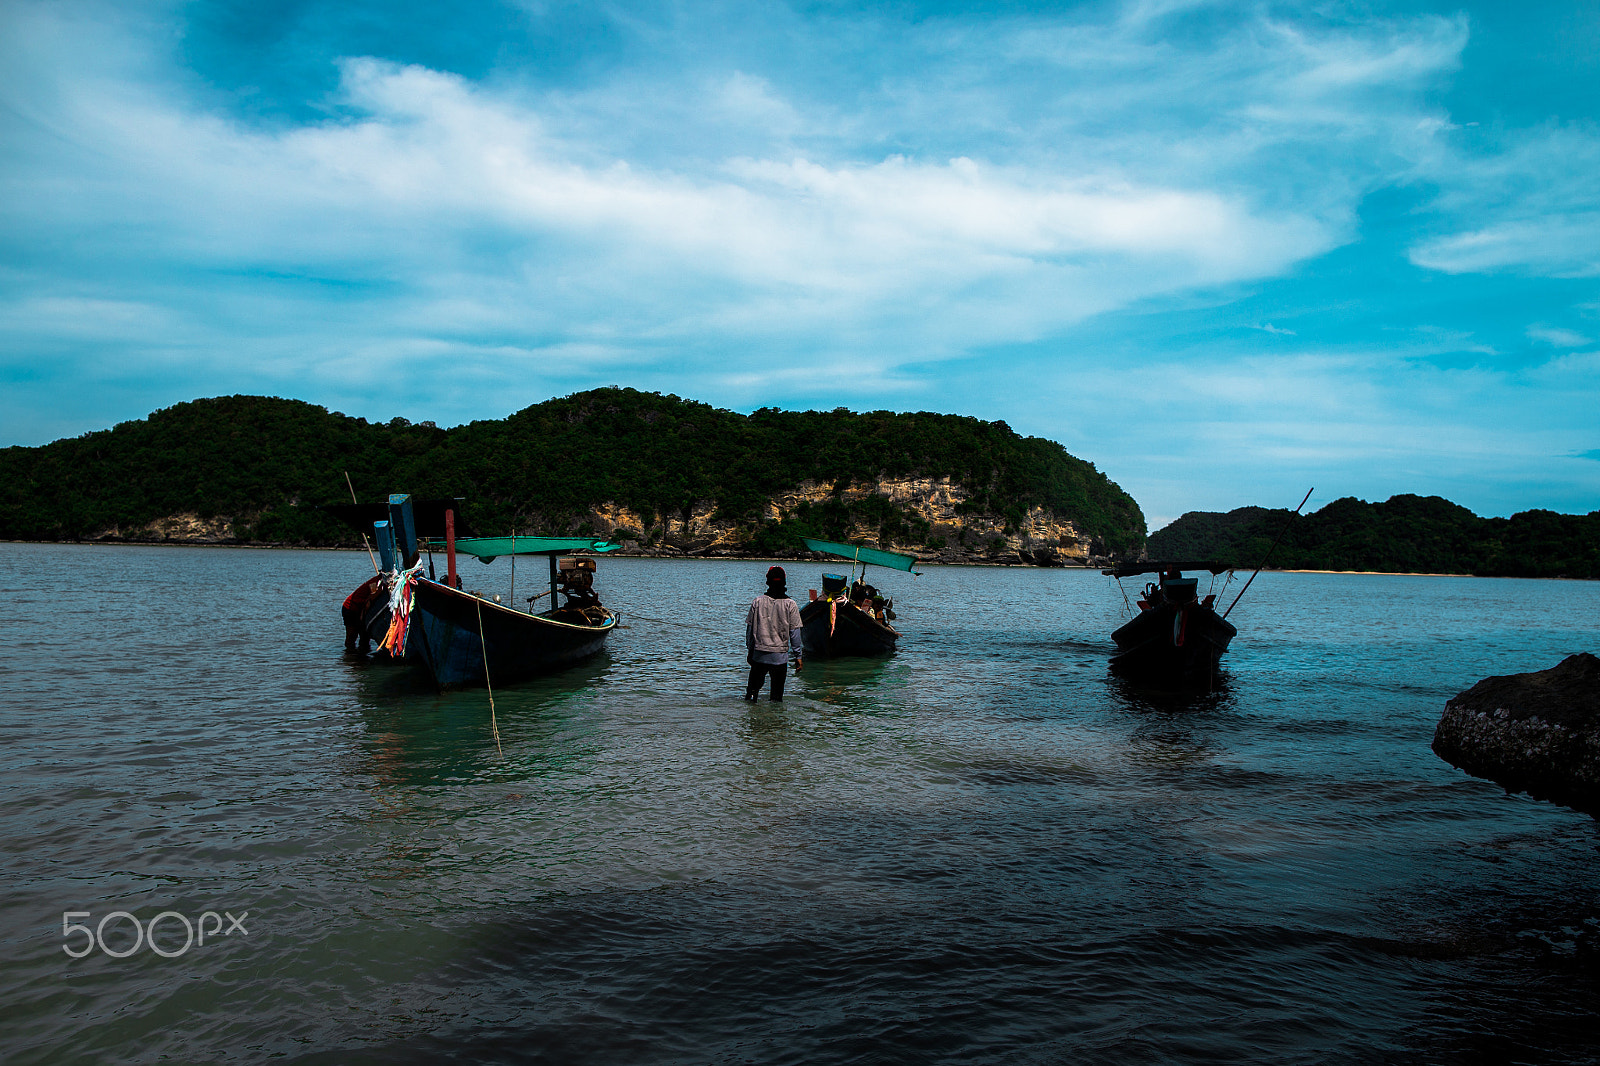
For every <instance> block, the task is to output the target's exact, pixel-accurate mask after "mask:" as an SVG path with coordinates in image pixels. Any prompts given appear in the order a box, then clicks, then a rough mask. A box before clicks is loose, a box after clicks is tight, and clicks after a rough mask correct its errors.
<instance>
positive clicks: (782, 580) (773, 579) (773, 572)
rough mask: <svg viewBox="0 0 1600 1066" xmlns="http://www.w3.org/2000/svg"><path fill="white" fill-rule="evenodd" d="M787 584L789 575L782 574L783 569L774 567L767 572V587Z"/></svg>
mask: <svg viewBox="0 0 1600 1066" xmlns="http://www.w3.org/2000/svg"><path fill="white" fill-rule="evenodd" d="M788 583H789V575H787V574H785V573H784V572H783V567H781V566H774V567H772V568H771V569H770V570H768V571H767V584H769V585H786V584H788Z"/></svg>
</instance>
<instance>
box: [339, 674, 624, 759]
mask: <svg viewBox="0 0 1600 1066" xmlns="http://www.w3.org/2000/svg"><path fill="white" fill-rule="evenodd" d="M611 668H612V662H611V657H610V655H609V654H608V653H607V652H605V651H601V652H600V653H599V654H598V655H595V656H594V657H593V658H590V659H588V660H586V661H585V662H583V663H580V664H577V665H575V666H573V667H571V668H569V669H567V670H564V671H562V672H561V673H560V674H556V675H550V676H545V677H535V678H530V679H528V680H525V681H523V682H521V683H520V684H518V685H516V686H515V687H512V688H507V689H505V690H497V691H496V692H495V715H494V724H491V717H490V712H489V702H488V698H487V696H486V694H485V693H484V691H483V690H482V689H464V690H459V691H452V692H440V691H439V690H438V688H437V687H436V686H435V685H434V684H433V683H432V680H431V679H430V678H429V676H428V675H427V674H426V673H425V672H423V671H420V670H395V669H393V668H386V667H384V666H383V665H382V664H380V663H373V662H362V661H350V662H349V664H348V669H349V672H350V674H351V675H352V678H353V680H354V686H353V690H354V694H355V697H356V709H357V712H358V714H359V716H360V722H361V727H362V733H363V734H364V735H363V736H361V738H360V739H359V740H356V741H355V742H354V743H353V745H352V747H353V749H354V750H355V754H356V758H357V762H358V763H359V771H360V772H364V773H369V774H371V775H372V776H373V778H374V779H375V780H376V781H377V782H378V783H379V784H381V785H384V786H391V787H392V786H414V785H429V784H440V783H443V782H450V783H452V784H455V785H461V784H470V783H473V782H479V783H488V782H497V781H517V780H523V781H525V780H527V779H528V778H530V777H541V776H545V775H548V774H553V773H559V772H563V771H568V770H571V769H573V768H574V767H575V766H577V765H580V764H583V763H584V761H585V759H586V758H588V757H589V756H590V755H592V754H593V751H592V747H591V746H590V745H588V744H587V743H584V742H582V737H583V736H584V735H585V734H586V732H587V731H586V730H585V729H583V728H581V727H580V726H579V725H578V724H577V721H578V719H579V718H580V717H581V710H580V708H581V705H582V703H583V701H584V700H586V699H587V698H589V697H590V696H592V695H593V690H594V689H593V687H594V685H595V684H596V683H597V682H598V681H599V680H600V679H601V678H602V677H603V676H604V675H605V674H606V672H607V671H609V670H610V669H611ZM495 724H497V725H498V729H499V733H500V749H499V750H497V749H496V745H495V737H494V729H495Z"/></svg>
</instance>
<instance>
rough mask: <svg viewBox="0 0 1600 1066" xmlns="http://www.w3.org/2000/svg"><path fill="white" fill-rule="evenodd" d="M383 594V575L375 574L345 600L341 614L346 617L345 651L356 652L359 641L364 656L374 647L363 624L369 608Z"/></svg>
mask: <svg viewBox="0 0 1600 1066" xmlns="http://www.w3.org/2000/svg"><path fill="white" fill-rule="evenodd" d="M382 592H383V575H382V574H373V575H372V576H371V577H369V578H368V579H367V580H366V581H364V582H362V583H361V586H360V587H359V588H357V589H356V590H355V591H354V592H352V593H351V594H350V595H348V596H346V597H345V598H344V607H343V609H342V610H341V611H340V613H341V614H342V615H343V616H344V650H345V651H355V650H356V642H357V641H360V644H361V648H360V651H361V654H363V655H365V654H366V653H367V650H368V649H369V648H371V647H372V638H371V637H370V636H368V635H367V631H366V627H365V626H364V625H363V624H362V623H363V622H365V621H366V617H367V608H368V607H370V606H371V605H372V601H373V600H375V599H377V598H378V596H379V595H380V594H381V593H382Z"/></svg>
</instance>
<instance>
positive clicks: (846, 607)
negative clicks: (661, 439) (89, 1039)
mask: <svg viewBox="0 0 1600 1066" xmlns="http://www.w3.org/2000/svg"><path fill="white" fill-rule="evenodd" d="M834 602H835V603H836V604H837V606H838V612H837V614H836V616H835V617H834V619H833V620H832V624H831V626H830V624H829V617H828V615H829V611H828V601H826V600H812V601H811V602H810V603H808V604H806V605H805V606H804V607H802V608H800V623H801V626H802V627H803V628H802V629H801V635H802V637H803V639H804V642H805V649H806V655H807V656H810V657H815V658H818V659H835V658H839V657H841V656H846V655H888V654H890V653H891V652H893V651H894V650H895V645H896V642H897V641H899V639H900V634H899V633H898V632H896V631H895V630H894V629H892V628H891V627H889V626H886V625H884V624H883V623H882V622H879V621H878V620H877V619H875V618H873V617H872V616H871V615H869V614H867V613H866V612H865V611H863V610H861V609H860V608H859V607H854V606H852V605H850V604H849V603H845V602H842V601H837V600H836V601H834Z"/></svg>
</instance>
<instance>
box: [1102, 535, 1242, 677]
mask: <svg viewBox="0 0 1600 1066" xmlns="http://www.w3.org/2000/svg"><path fill="white" fill-rule="evenodd" d="M1231 569H1232V567H1229V566H1225V565H1222V564H1220V563H1134V564H1131V565H1128V566H1119V567H1116V568H1115V569H1111V570H1104V571H1101V572H1102V573H1104V574H1106V575H1107V576H1109V577H1115V578H1118V579H1121V578H1124V577H1134V576H1137V575H1141V574H1157V575H1159V577H1158V578H1157V580H1155V581H1152V582H1149V583H1147V584H1146V585H1145V587H1144V592H1143V593H1142V594H1141V596H1140V598H1139V613H1138V614H1137V615H1135V616H1134V617H1133V619H1132V620H1131V621H1129V622H1128V623H1127V624H1126V625H1123V626H1122V627H1120V628H1119V629H1117V631H1116V632H1114V633H1112V634H1111V639H1112V641H1114V642H1115V643H1116V645H1117V650H1116V653H1115V654H1114V655H1112V656H1111V670H1112V672H1113V673H1115V674H1117V675H1119V676H1122V677H1126V678H1128V679H1130V680H1134V681H1139V682H1142V683H1145V684H1151V685H1160V686H1162V687H1175V688H1193V687H1200V686H1203V687H1205V688H1206V689H1208V690H1209V689H1210V688H1212V687H1213V685H1214V683H1215V680H1216V673H1217V662H1218V660H1219V659H1221V658H1222V655H1223V653H1224V652H1226V651H1227V650H1228V644H1229V642H1230V641H1232V640H1233V638H1234V637H1235V636H1237V635H1238V633H1239V631H1238V630H1237V629H1235V628H1234V627H1233V624H1232V623H1230V622H1229V621H1228V620H1227V619H1225V618H1223V617H1222V616H1221V615H1219V614H1217V611H1216V608H1215V606H1214V605H1215V603H1216V597H1215V596H1214V595H1207V596H1206V597H1205V598H1204V599H1201V598H1199V597H1198V595H1197V591H1198V585H1199V579H1198V578H1192V577H1184V576H1183V571H1184V570H1207V571H1210V572H1211V574H1212V575H1213V576H1215V575H1217V574H1221V573H1225V572H1227V571H1229V570H1231Z"/></svg>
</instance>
